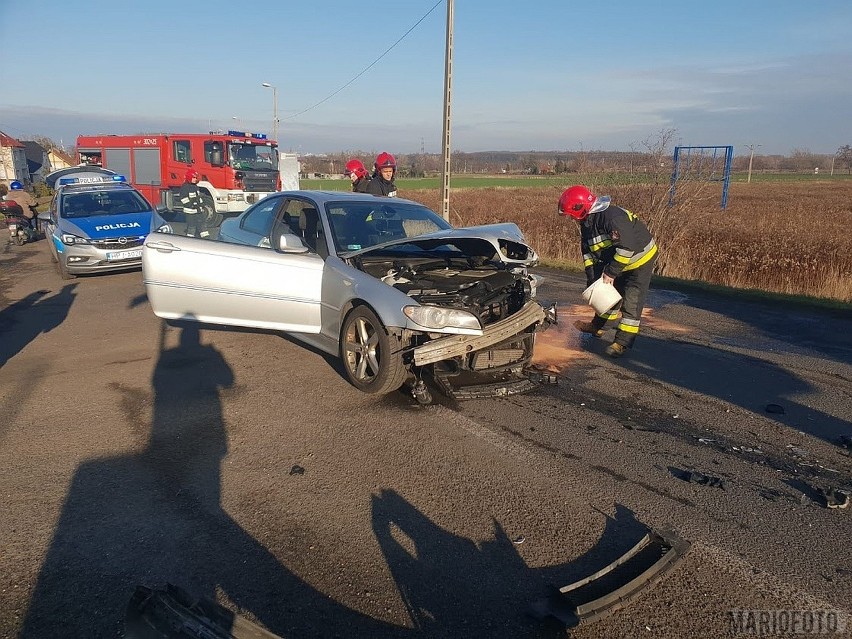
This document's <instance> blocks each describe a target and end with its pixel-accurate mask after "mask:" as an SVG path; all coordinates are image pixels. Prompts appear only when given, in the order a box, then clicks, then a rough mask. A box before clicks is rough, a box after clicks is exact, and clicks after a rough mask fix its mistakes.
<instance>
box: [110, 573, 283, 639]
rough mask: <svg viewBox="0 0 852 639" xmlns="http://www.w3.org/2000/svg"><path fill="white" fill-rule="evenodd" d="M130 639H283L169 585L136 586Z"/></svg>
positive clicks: (130, 611) (130, 606) (129, 606)
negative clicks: (159, 587) (156, 588)
mask: <svg viewBox="0 0 852 639" xmlns="http://www.w3.org/2000/svg"><path fill="white" fill-rule="evenodd" d="M124 631H125V637H127V639H163V638H164V637H168V638H169V639H189V638H190V637H191V638H193V639H199V638H201V637H203V638H204V639H281V637H279V636H278V635H275V634H272V633H271V632H269V631H268V630H264V629H263V628H261V627H260V626H257V625H255V624H253V623H252V622H250V621H248V620H247V619H244V618H243V617H240V616H238V615H235V614H234V613H233V612H231V611H230V610H228V609H227V608H224V607H222V606H220V605H219V604H217V603H214V602H212V601H210V600H208V599H194V598H192V597H191V596H190V595H189V594H188V593H186V592H185V591H183V590H182V589H180V588H178V587H177V586H173V585H172V584H167V585H166V587H165V589H163V590H153V589H151V588H146V587H145V586H137V587H136V592H135V593H133V597H131V599H130V603H129V604H127V616H126V618H125V624H124Z"/></svg>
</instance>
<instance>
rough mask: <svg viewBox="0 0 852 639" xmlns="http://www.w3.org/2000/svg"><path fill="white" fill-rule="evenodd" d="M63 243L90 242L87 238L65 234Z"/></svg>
mask: <svg viewBox="0 0 852 639" xmlns="http://www.w3.org/2000/svg"><path fill="white" fill-rule="evenodd" d="M62 243H63V244H88V243H89V240H87V239H86V238H85V237H80V236H79V235H71V233H63V234H62Z"/></svg>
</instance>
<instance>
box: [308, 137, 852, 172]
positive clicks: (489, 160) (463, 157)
mask: <svg viewBox="0 0 852 639" xmlns="http://www.w3.org/2000/svg"><path fill="white" fill-rule="evenodd" d="M390 152H391V153H393V150H390ZM378 153H379V152H377V151H341V152H339V153H329V154H323V155H306V156H302V157H300V158H299V160H300V162H301V164H302V171H303V173H322V174H335V173H341V172H342V169H343V167H344V166H345V164H346V162H347V161H348V160H350V159H352V158H359V159H361V160H362V161H363V162H364V165H365V166H366V167H367V168H368V169H372V165H373V159H374V158H375V157H376V155H378ZM394 155H395V157H396V159H397V165H398V176H399V177H424V176H432V175H440V174H441V171H442V168H443V157H442V156H441V155H440V154H436V153H422V154H421V153H413V154H404V153H394ZM670 157H671V155H670V152H668V155H667V157H666V158H665V159H668V158H670ZM660 160H661V158H660V154H659V152H658V151H657V150H656V149H649V148H643V149H642V150H638V149H637V150H631V151H523V152H516V151H480V152H472V153H467V152H464V151H454V152H453V153H452V159H451V165H452V172H453V173H471V174H477V173H479V174H483V175H498V174H507V175H570V174H587V173H595V172H617V173H630V174H632V173H647V172H648V171H650V170H654V171H656V170H658V169H659V166H658V165H657V163H658V162H659V161H660ZM748 163H749V154H748V153H741V154H739V155H738V154H737V152H736V149H734V158H733V161H732V170H733V171H739V172H742V171H747V170H748ZM832 164H833V166H832ZM832 168H833V169H834V170H835V171H836V172H837V171H843V172H845V173H852V145H848V144H847V145H845V146H842V147H840V148H839V149H838V150H837V152H836V154H834V155H826V154H820V153H812V152H811V151H809V150H807V149H794V150H793V151H792V153H791V154H790V155H758V154H755V155H754V159H753V162H752V171H754V172H758V173H759V172H765V173H776V172H777V173H787V172H794V173H809V172H813V171H814V169H818V171H819V172H820V173H823V172H826V173H827V172H829V171H831V169H832Z"/></svg>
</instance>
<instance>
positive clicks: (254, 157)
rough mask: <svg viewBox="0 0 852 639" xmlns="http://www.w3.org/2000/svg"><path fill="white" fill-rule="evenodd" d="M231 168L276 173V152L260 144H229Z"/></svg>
mask: <svg viewBox="0 0 852 639" xmlns="http://www.w3.org/2000/svg"><path fill="white" fill-rule="evenodd" d="M228 153H229V154H230V159H231V166H232V167H233V168H235V169H242V170H246V169H252V170H256V171H277V170H278V150H277V149H274V148H272V147H271V146H266V145H260V144H229V145H228Z"/></svg>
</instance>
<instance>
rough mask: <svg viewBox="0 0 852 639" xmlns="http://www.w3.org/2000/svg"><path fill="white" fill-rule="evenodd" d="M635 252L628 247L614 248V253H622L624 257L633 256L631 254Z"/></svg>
mask: <svg viewBox="0 0 852 639" xmlns="http://www.w3.org/2000/svg"><path fill="white" fill-rule="evenodd" d="M635 252H636V251H631V250H630V249H626V248H617V249H615V254H616V255H623V256H624V257H633V254H634V253H635Z"/></svg>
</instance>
